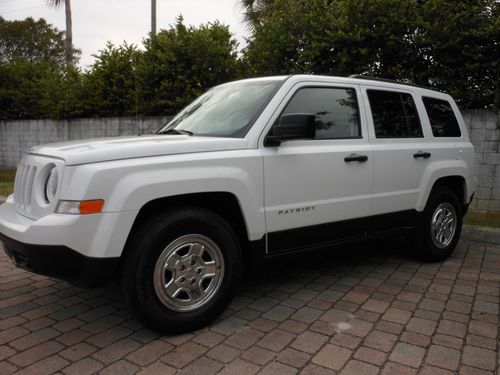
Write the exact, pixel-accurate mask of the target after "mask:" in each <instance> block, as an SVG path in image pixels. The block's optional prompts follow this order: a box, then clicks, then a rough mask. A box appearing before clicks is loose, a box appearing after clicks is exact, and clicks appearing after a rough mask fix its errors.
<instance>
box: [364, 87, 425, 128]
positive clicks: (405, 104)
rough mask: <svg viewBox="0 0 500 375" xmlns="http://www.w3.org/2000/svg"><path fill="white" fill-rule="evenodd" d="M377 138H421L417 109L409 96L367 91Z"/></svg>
mask: <svg viewBox="0 0 500 375" xmlns="http://www.w3.org/2000/svg"><path fill="white" fill-rule="evenodd" d="M367 94H368V100H369V101H370V108H371V110H372V116H373V124H374V126H375V136H376V137H377V138H419V137H423V133H422V126H421V125H420V119H419V117H418V112H417V107H416V106H415V102H414V101H413V98H412V96H411V95H410V94H405V93H400V92H393V91H382V90H367Z"/></svg>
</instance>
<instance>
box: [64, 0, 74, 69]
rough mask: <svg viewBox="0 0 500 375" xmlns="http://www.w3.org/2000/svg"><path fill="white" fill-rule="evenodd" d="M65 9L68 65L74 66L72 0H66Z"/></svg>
mask: <svg viewBox="0 0 500 375" xmlns="http://www.w3.org/2000/svg"><path fill="white" fill-rule="evenodd" d="M64 10H65V11H66V66H73V23H72V21H71V1H70V0H65V2H64Z"/></svg>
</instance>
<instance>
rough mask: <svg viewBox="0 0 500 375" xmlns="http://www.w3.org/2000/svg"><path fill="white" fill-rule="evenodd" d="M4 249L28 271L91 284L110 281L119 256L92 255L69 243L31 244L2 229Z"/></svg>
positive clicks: (79, 283)
mask: <svg viewBox="0 0 500 375" xmlns="http://www.w3.org/2000/svg"><path fill="white" fill-rule="evenodd" d="M0 240H1V241H2V242H3V243H4V246H3V247H4V250H5V253H6V254H7V255H8V256H9V257H10V258H11V259H12V261H13V262H14V264H15V265H16V266H17V267H19V268H23V269H25V270H27V271H30V272H34V273H38V274H41V275H45V276H50V277H55V278H58V279H62V280H66V281H68V282H70V283H71V284H73V285H76V286H80V287H86V288H91V287H95V286H101V285H105V284H107V283H108V282H109V281H111V279H112V278H113V276H114V275H115V272H116V270H117V269H118V264H119V261H120V258H92V257H87V256H84V255H82V254H80V253H78V252H76V251H74V250H72V249H70V248H68V247H66V246H48V245H32V244H26V243H23V242H19V241H16V240H14V239H12V238H10V237H7V236H5V235H3V234H1V233H0Z"/></svg>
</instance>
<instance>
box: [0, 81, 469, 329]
mask: <svg viewBox="0 0 500 375" xmlns="http://www.w3.org/2000/svg"><path fill="white" fill-rule="evenodd" d="M473 158H474V149H473V146H472V144H471V143H470V141H469V138H468V135H467V131H466V128H465V126H464V122H463V119H462V117H461V115H460V112H459V110H458V108H457V106H456V104H455V102H454V101H453V99H452V98H451V97H450V96H449V95H446V94H443V93H440V92H436V91H432V90H428V89H425V88H420V87H415V86H410V85H404V84H398V83H396V82H388V81H383V80H376V79H366V78H363V77H359V76H358V77H350V78H340V77H321V76H305V75H298V76H290V77H267V78H259V79H249V80H243V81H237V82H231V83H227V84H224V85H220V86H217V87H215V88H213V89H211V90H210V91H208V92H207V93H206V94H204V95H202V96H201V97H200V98H198V99H197V100H196V101H194V102H193V103H192V104H191V105H189V106H188V107H186V108H185V109H184V110H183V111H182V112H180V113H179V114H178V115H177V116H176V117H175V118H174V119H173V120H172V121H170V122H169V123H168V124H167V125H165V127H163V128H162V129H160V130H159V131H158V133H157V134H154V135H148V136H139V137H121V138H111V139H100V140H93V141H77V142H68V143H61V144H51V145H45V146H39V147H35V148H33V149H32V150H30V152H29V153H28V154H27V155H25V156H24V157H23V159H22V160H21V162H20V165H19V168H18V172H17V176H16V182H15V192H14V194H13V195H11V196H10V197H9V198H8V200H7V202H6V203H5V204H3V205H2V206H0V239H2V241H3V242H4V244H5V246H4V248H5V250H6V252H7V254H8V255H9V256H10V257H11V258H12V260H13V261H14V262H15V263H16V265H18V266H19V267H22V268H25V269H27V270H30V271H33V272H37V273H40V274H44V275H49V276H54V277H58V278H61V279H65V280H68V281H70V282H72V283H74V284H76V285H82V286H95V285H102V284H103V283H105V282H107V281H109V280H110V279H112V278H113V276H115V275H119V277H120V280H121V285H122V287H123V291H124V294H125V296H126V299H127V301H128V302H129V303H130V305H131V307H132V308H133V309H134V311H135V312H136V313H137V314H138V315H139V317H140V318H142V320H143V321H144V322H145V323H146V324H147V325H149V326H151V327H153V328H156V329H158V330H160V331H164V332H181V331H186V330H193V329H196V328H199V327H201V326H203V325H206V324H207V323H209V322H211V321H213V320H214V319H215V318H216V317H217V316H218V315H219V314H220V313H221V312H222V311H223V310H224V308H225V307H226V306H227V304H228V303H229V301H230V299H231V297H232V296H233V294H234V291H235V288H236V286H237V281H238V278H239V276H240V275H241V273H242V268H243V266H244V265H245V263H247V262H248V261H249V260H251V259H255V258H269V257H276V256H281V255H285V254H289V253H295V252H304V251H313V250H315V249H319V248H332V251H334V250H333V247H334V245H337V244H345V243H346V242H352V241H358V240H364V239H368V238H375V237H382V236H392V235H406V236H408V237H411V238H412V239H413V240H412V241H411V242H412V244H413V247H414V248H415V250H416V252H417V253H418V254H419V255H420V256H421V258H422V259H424V260H427V261H440V260H443V259H445V258H446V257H448V256H449V255H450V253H451V252H452V251H453V249H454V248H455V246H456V244H457V241H458V239H459V236H460V231H461V224H462V216H463V215H464V213H465V211H466V209H467V206H468V203H469V202H470V201H471V199H472V194H473V191H474V187H473V182H472V177H471V176H472V168H473V165H474V160H473Z"/></svg>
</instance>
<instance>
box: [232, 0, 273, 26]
mask: <svg viewBox="0 0 500 375" xmlns="http://www.w3.org/2000/svg"><path fill="white" fill-rule="evenodd" d="M240 5H241V7H242V8H243V16H244V18H245V21H246V22H247V23H248V26H249V27H250V29H251V30H253V29H255V27H256V26H258V25H261V23H262V22H264V21H265V20H266V19H267V18H268V16H269V15H270V14H271V12H272V11H273V5H274V0H240Z"/></svg>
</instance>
